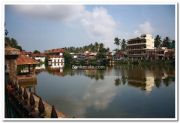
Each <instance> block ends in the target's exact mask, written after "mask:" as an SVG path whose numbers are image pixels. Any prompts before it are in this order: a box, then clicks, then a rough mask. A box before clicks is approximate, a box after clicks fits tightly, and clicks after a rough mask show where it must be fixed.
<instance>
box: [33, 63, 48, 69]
mask: <svg viewBox="0 0 180 123" xmlns="http://www.w3.org/2000/svg"><path fill="white" fill-rule="evenodd" d="M35 69H36V70H44V69H46V67H45V64H39V65H36V67H35Z"/></svg>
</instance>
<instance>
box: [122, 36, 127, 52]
mask: <svg viewBox="0 0 180 123" xmlns="http://www.w3.org/2000/svg"><path fill="white" fill-rule="evenodd" d="M121 50H123V51H124V50H126V40H125V39H123V40H122V43H121Z"/></svg>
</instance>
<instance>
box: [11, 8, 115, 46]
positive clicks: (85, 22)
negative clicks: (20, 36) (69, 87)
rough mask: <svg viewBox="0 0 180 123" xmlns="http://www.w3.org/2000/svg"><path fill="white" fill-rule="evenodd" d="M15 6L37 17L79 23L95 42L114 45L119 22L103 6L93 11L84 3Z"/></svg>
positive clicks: (19, 10) (27, 14)
mask: <svg viewBox="0 0 180 123" xmlns="http://www.w3.org/2000/svg"><path fill="white" fill-rule="evenodd" d="M14 8H15V10H16V11H18V12H21V13H24V14H25V15H26V16H29V17H32V18H35V19H36V18H39V19H48V20H57V21H63V22H69V25H72V24H75V25H79V26H80V27H82V28H84V30H85V32H86V33H87V35H88V36H89V37H90V38H91V39H92V40H93V41H94V42H95V41H101V42H103V43H104V44H105V46H108V47H111V46H113V45H114V44H113V43H112V42H113V39H114V37H115V34H116V33H117V22H116V21H115V20H114V19H113V17H112V16H111V15H110V14H108V11H107V10H106V9H105V8H103V7H95V8H94V9H93V10H92V11H88V10H86V9H85V6H83V5H46V6H44V5H43V6H42V5H24V6H21V5H20V6H14ZM110 45H111V46H110Z"/></svg>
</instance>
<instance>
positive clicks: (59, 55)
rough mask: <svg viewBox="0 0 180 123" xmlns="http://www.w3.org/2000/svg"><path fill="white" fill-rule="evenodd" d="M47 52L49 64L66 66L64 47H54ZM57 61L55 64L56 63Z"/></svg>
mask: <svg viewBox="0 0 180 123" xmlns="http://www.w3.org/2000/svg"><path fill="white" fill-rule="evenodd" d="M45 53H46V54H47V56H48V63H49V65H54V67H64V56H63V53H64V49H60V48H59V49H52V50H47V51H45ZM54 63H55V64H54Z"/></svg>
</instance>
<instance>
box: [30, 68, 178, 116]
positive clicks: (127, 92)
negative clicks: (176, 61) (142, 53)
mask: <svg viewBox="0 0 180 123" xmlns="http://www.w3.org/2000/svg"><path fill="white" fill-rule="evenodd" d="M43 68H44V69H40V68H38V69H37V71H36V73H37V84H35V85H29V86H28V88H29V90H31V91H35V93H37V95H39V96H41V97H42V99H43V100H45V101H47V102H48V103H49V104H52V105H55V107H56V109H58V110H59V111H61V112H64V113H65V114H66V115H67V116H68V117H74V116H75V117H78V118H174V117H175V68H174V67H171V66H148V67H142V66H138V65H136V66H126V65H124V66H111V67H106V69H105V70H72V69H71V68H50V67H48V68H45V66H43Z"/></svg>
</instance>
